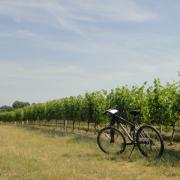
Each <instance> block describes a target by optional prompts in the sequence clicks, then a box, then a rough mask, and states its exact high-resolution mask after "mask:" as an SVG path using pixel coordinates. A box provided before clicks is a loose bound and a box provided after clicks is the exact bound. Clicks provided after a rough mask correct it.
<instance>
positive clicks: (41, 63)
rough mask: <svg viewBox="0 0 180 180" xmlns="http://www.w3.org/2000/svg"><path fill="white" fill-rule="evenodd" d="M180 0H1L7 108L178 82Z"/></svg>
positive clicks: (0, 100)
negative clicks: (157, 80)
mask: <svg viewBox="0 0 180 180" xmlns="http://www.w3.org/2000/svg"><path fill="white" fill-rule="evenodd" d="M179 17H180V1H179V0H173V1H172V0H158V1H157V0H146V1H145V0H31V1H26V0H1V1H0V82H1V83H0V90H1V91H0V105H4V104H7V105H11V104H12V103H13V102H14V101H15V100H22V101H29V102H31V103H32V102H45V101H47V100H50V99H57V98H62V97H64V96H71V95H79V94H83V93H85V92H89V91H94V90H100V89H111V88H115V87H118V86H121V85H126V84H127V85H129V86H131V85H134V84H142V83H143V82H144V81H148V82H149V83H152V81H153V79H154V78H160V79H161V81H162V82H163V83H166V82H173V81H177V80H178V76H177V71H179V70H180V66H179V65H180V60H179V57H180V20H179Z"/></svg>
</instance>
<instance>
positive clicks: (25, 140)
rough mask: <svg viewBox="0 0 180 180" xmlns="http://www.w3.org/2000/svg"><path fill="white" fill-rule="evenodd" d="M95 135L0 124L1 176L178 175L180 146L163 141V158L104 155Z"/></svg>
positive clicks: (99, 177) (90, 176)
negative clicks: (150, 159) (154, 159)
mask: <svg viewBox="0 0 180 180" xmlns="http://www.w3.org/2000/svg"><path fill="white" fill-rule="evenodd" d="M95 137H96V136H90V135H85V134H84V135H80V134H72V133H68V134H67V133H63V132H59V131H55V130H48V129H35V128H20V127H15V126H8V125H1V126H0V145H1V147H0V179H12V180H14V179H20V180H23V179H25V180H27V179H33V180H34V179H35V180H36V179H38V180H39V179H43V180H45V179H50V180H54V179H63V180H66V179H73V180H74V179H75V180H76V179H77V180H79V179H85V180H88V179H89V180H93V179H105V180H110V179H162V180H164V179H173V180H175V179H180V146H179V144H178V143H176V144H175V145H174V146H171V147H169V146H167V145H166V152H165V155H164V157H163V160H160V161H157V162H148V161H147V160H146V159H144V158H143V156H142V155H140V154H139V152H138V151H136V152H134V153H133V155H132V157H131V159H130V160H129V159H128V152H129V151H128V149H127V150H126V153H125V154H123V155H121V156H118V157H110V156H107V155H104V154H103V153H102V152H101V151H100V150H99V149H98V148H97V146H96V138H95Z"/></svg>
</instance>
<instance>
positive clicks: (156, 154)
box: [136, 125, 164, 159]
mask: <svg viewBox="0 0 180 180" xmlns="http://www.w3.org/2000/svg"><path fill="white" fill-rule="evenodd" d="M136 140H137V145H138V148H139V150H140V152H141V153H142V154H143V155H144V156H146V157H147V158H149V159H156V158H160V157H161V156H162V154H163V151H164V143H163V139H162V137H161V135H160V134H159V132H158V131H157V130H156V129H155V128H153V127H152V126H149V125H144V126H142V127H140V128H139V130H138V131H137V135H136Z"/></svg>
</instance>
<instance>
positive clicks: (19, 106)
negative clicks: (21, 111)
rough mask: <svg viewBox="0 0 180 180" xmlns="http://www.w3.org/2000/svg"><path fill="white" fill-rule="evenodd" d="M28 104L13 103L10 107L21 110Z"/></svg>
mask: <svg viewBox="0 0 180 180" xmlns="http://www.w3.org/2000/svg"><path fill="white" fill-rule="evenodd" d="M29 105H30V104H29V103H28V102H21V101H15V102H14V103H13V104H12V107H13V108H14V109H18V108H23V107H25V106H29Z"/></svg>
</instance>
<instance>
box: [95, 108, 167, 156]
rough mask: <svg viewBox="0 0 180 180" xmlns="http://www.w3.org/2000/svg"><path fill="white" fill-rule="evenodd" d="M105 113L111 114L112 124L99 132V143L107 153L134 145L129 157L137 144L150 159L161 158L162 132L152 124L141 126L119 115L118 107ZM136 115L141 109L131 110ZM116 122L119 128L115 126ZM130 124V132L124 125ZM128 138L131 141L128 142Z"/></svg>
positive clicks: (120, 151)
mask: <svg viewBox="0 0 180 180" xmlns="http://www.w3.org/2000/svg"><path fill="white" fill-rule="evenodd" d="M104 114H106V115H108V116H110V118H111V121H110V125H109V126H107V127H105V128H103V129H101V130H100V131H99V132H98V136H97V144H98V146H99V148H100V149H101V150H102V151H103V152H104V153H107V154H121V153H123V152H124V151H125V149H126V146H127V145H133V148H132V150H131V153H130V155H129V158H130V157H131V155H132V152H133V150H134V149H135V147H136V146H137V147H138V149H139V151H140V152H141V153H142V154H143V155H144V156H145V157H147V158H149V159H156V158H160V157H161V156H162V155H163V152H164V142H163V138H162V136H161V135H160V133H159V132H158V131H157V130H156V129H155V128H154V127H152V126H150V125H142V126H140V125H139V124H138V123H137V122H132V121H129V120H127V119H124V118H123V117H121V116H120V115H119V110H118V109H108V110H107V111H106V112H105V113H104ZM130 114H132V115H133V116H134V117H136V116H137V115H138V114H140V110H137V109H136V110H132V111H130ZM115 123H117V124H118V126H119V127H120V129H121V130H119V128H116V127H115ZM124 125H128V126H130V129H131V130H130V133H129V132H128V131H127V129H126V128H125V127H124ZM126 139H128V140H129V142H126V141H127V140H126Z"/></svg>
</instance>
